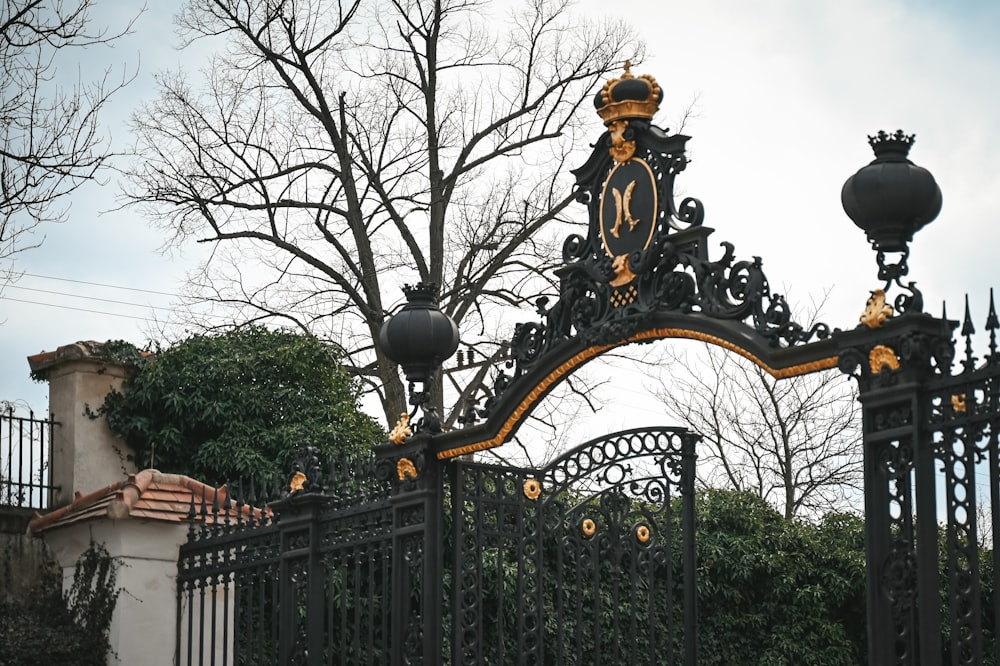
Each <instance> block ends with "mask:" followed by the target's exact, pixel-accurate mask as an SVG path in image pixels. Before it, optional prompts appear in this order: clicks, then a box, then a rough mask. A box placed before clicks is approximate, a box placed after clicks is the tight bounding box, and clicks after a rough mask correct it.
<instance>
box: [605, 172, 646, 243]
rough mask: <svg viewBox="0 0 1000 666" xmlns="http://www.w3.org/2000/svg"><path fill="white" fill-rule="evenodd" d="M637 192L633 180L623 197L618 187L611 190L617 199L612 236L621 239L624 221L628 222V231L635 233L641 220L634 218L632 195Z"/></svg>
mask: <svg viewBox="0 0 1000 666" xmlns="http://www.w3.org/2000/svg"><path fill="white" fill-rule="evenodd" d="M633 192H635V181H634V180H633V181H632V182H631V183H629V184H628V185H627V186H626V187H625V194H624V195H622V193H621V192H619V191H618V188H617V187H613V188H611V196H613V197H614V198H615V224H614V226H613V227H611V235H612V236H614V237H615V238H621V236H620V235H619V234H620V232H619V229H620V228H621V226H622V219H624V220H625V221H626V222H628V230H629V231H635V227H636V225H638V224H639V220H637V219H635V218H634V217H632V193H633Z"/></svg>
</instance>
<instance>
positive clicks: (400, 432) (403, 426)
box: [389, 412, 413, 446]
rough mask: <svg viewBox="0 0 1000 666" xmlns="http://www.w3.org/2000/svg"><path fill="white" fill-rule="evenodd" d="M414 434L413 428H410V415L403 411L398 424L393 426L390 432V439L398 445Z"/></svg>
mask: <svg viewBox="0 0 1000 666" xmlns="http://www.w3.org/2000/svg"><path fill="white" fill-rule="evenodd" d="M412 434H413V429H412V428H410V415H409V414H407V413H406V412H403V413H402V414H400V415H399V420H398V421H396V425H395V426H394V427H393V429H392V432H390V433H389V441H390V442H392V443H393V444H395V445H396V446H399V445H400V444H402V443H404V442H405V441H406V438H407V437H409V436H410V435H412Z"/></svg>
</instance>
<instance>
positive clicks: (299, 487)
mask: <svg viewBox="0 0 1000 666" xmlns="http://www.w3.org/2000/svg"><path fill="white" fill-rule="evenodd" d="M305 484H306V475H305V474H303V473H302V472H296V473H295V476H293V477H292V480H291V481H290V482H289V483H288V491H289V492H292V493H298V492H302V491H303V490H305Z"/></svg>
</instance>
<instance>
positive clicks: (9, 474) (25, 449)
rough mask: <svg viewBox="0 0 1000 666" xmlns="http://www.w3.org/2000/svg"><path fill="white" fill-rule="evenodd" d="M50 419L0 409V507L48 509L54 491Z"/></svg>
mask: <svg viewBox="0 0 1000 666" xmlns="http://www.w3.org/2000/svg"><path fill="white" fill-rule="evenodd" d="M57 425H59V424H58V423H56V422H55V421H54V420H52V418H51V417H50V418H48V419H41V418H37V417H36V416H35V414H34V412H29V413H28V415H27V416H18V415H17V413H16V411H15V410H14V408H13V407H11V406H7V407H4V408H0V506H7V507H10V506H12V507H17V508H22V509H48V508H50V506H51V504H52V496H53V493H54V491H55V490H58V488H56V487H55V486H54V485H53V484H52V429H53V428H54V427H55V426H57Z"/></svg>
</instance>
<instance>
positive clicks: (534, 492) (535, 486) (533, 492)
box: [524, 479, 542, 501]
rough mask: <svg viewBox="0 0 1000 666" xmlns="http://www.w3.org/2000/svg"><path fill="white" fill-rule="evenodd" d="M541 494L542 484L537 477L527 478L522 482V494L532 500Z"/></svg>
mask: <svg viewBox="0 0 1000 666" xmlns="http://www.w3.org/2000/svg"><path fill="white" fill-rule="evenodd" d="M541 494H542V484H541V483H539V481H538V479H527V480H526V481H525V482H524V496H525V497H527V498H528V499H530V500H532V501H534V500H536V499H538V496H539V495H541Z"/></svg>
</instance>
